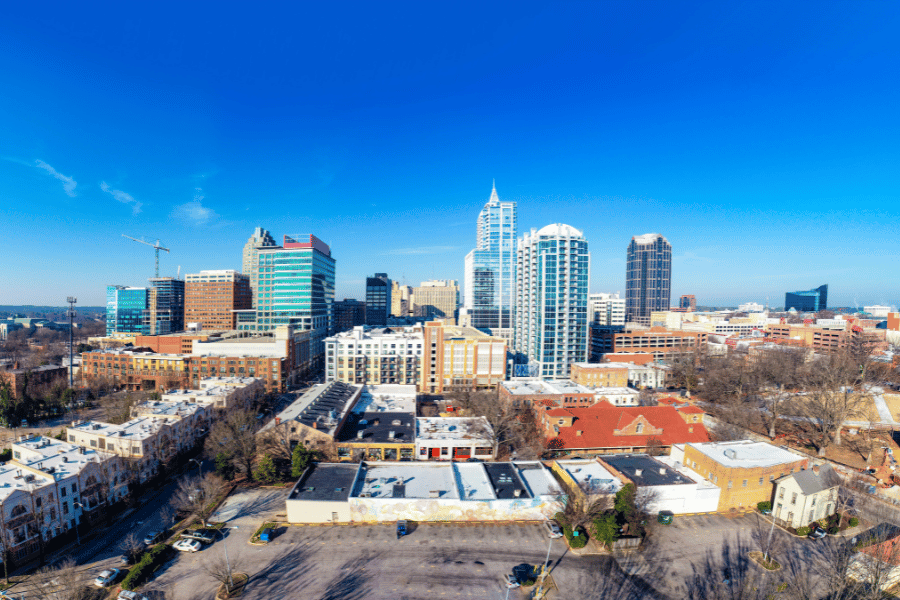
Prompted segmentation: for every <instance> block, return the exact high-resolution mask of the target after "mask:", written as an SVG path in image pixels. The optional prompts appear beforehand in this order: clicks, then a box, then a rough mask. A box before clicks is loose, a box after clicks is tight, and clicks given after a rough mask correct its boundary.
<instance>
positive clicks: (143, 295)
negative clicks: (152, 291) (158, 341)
mask: <svg viewBox="0 0 900 600" xmlns="http://www.w3.org/2000/svg"><path fill="white" fill-rule="evenodd" d="M147 298H148V292H147V288H133V287H123V286H120V285H109V286H106V335H110V334H111V333H113V332H122V333H137V334H145V333H146V332H147V329H146V326H145V324H144V311H145V310H146V309H147Z"/></svg>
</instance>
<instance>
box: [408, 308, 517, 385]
mask: <svg viewBox="0 0 900 600" xmlns="http://www.w3.org/2000/svg"><path fill="white" fill-rule="evenodd" d="M422 331H423V334H424V339H425V359H424V363H423V364H422V388H421V391H423V392H426V393H429V394H443V393H444V392H448V391H454V390H455V391H462V390H473V389H476V388H489V387H493V386H496V385H497V384H498V383H500V382H501V381H503V380H504V379H505V378H506V340H504V339H503V338H498V337H491V336H489V335H486V334H484V333H482V332H480V331H478V330H477V329H473V328H472V327H458V326H455V325H447V324H446V323H445V322H443V321H431V322H428V323H425V325H424V327H423V329H422Z"/></svg>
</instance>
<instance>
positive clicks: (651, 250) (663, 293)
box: [625, 233, 672, 325]
mask: <svg viewBox="0 0 900 600" xmlns="http://www.w3.org/2000/svg"><path fill="white" fill-rule="evenodd" d="M671 289H672V245H671V244H670V243H669V240H667V239H666V238H664V237H663V236H661V235H660V234H658V233H645V234H644V235H637V236H634V237H633V238H631V244H629V245H628V257H627V266H626V271H625V320H626V321H628V322H629V323H640V324H641V325H649V324H650V313H652V312H655V311H662V310H669V308H670V307H671V306H670V304H669V302H670V300H671Z"/></svg>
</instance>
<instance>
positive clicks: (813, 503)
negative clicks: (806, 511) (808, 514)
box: [809, 496, 816, 520]
mask: <svg viewBox="0 0 900 600" xmlns="http://www.w3.org/2000/svg"><path fill="white" fill-rule="evenodd" d="M809 505H810V506H815V505H816V497H815V496H813V497H812V502H811V503H810V504H809ZM810 520H812V519H810Z"/></svg>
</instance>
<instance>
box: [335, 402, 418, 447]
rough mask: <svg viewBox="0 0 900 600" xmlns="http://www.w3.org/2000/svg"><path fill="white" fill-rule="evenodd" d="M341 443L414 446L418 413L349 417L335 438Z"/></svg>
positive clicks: (352, 415)
mask: <svg viewBox="0 0 900 600" xmlns="http://www.w3.org/2000/svg"><path fill="white" fill-rule="evenodd" d="M335 438H336V439H337V441H339V442H358V443H361V444H414V443H415V441H416V413H415V410H413V411H412V412H379V413H358V412H352V413H350V414H349V415H347V419H346V421H344V425H343V426H342V427H341V430H340V431H339V432H338V433H337V435H336V436H335Z"/></svg>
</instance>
